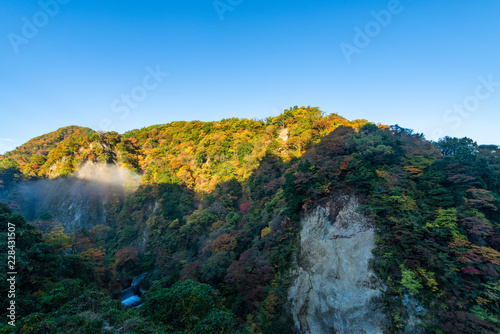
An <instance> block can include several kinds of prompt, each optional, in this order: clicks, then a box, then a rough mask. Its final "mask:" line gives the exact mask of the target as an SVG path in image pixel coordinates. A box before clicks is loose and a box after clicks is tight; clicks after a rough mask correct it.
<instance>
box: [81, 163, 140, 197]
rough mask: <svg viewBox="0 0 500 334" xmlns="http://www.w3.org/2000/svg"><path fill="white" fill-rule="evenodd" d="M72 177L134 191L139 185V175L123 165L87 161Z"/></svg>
mask: <svg viewBox="0 0 500 334" xmlns="http://www.w3.org/2000/svg"><path fill="white" fill-rule="evenodd" d="M73 177H74V178H76V179H79V180H85V181H89V182H95V183H99V184H103V185H108V186H111V187H115V188H123V189H124V190H126V191H132V192H133V191H135V190H136V189H137V188H138V187H139V183H140V181H141V176H140V175H139V174H135V173H133V172H131V171H130V170H128V169H127V168H124V167H119V166H117V165H111V164H95V163H90V162H87V163H85V164H84V165H82V166H81V167H80V168H79V169H78V170H77V171H76V172H75V174H74V175H73Z"/></svg>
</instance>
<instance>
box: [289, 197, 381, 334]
mask: <svg viewBox="0 0 500 334" xmlns="http://www.w3.org/2000/svg"><path fill="white" fill-rule="evenodd" d="M358 207H359V202H358V200H357V199H356V198H355V197H354V196H352V195H347V194H340V195H337V196H334V197H332V198H331V199H330V200H329V201H327V202H326V203H325V204H324V205H319V206H318V207H316V209H315V210H313V211H312V212H310V213H309V214H307V215H306V216H305V217H304V218H303V219H302V221H301V225H302V231H301V234H300V238H301V240H300V244H301V250H300V253H299V254H297V255H296V263H295V268H296V269H295V275H296V279H295V280H294V282H293V283H292V285H291V287H290V289H289V297H288V298H289V301H290V303H291V307H292V314H293V318H294V321H295V326H296V327H297V329H298V330H299V332H301V333H382V330H383V328H384V325H386V324H387V320H386V318H385V316H384V314H383V313H382V304H381V301H380V299H381V298H380V297H381V296H382V293H383V290H384V286H383V284H382V283H381V282H380V280H379V278H378V277H377V275H376V274H375V273H374V272H373V270H371V268H370V263H369V262H370V259H371V258H372V256H373V255H372V250H373V248H374V247H375V234H374V230H373V226H372V224H371V222H370V220H369V219H368V218H367V217H365V216H364V215H362V214H360V213H359V212H358V211H357V209H358Z"/></svg>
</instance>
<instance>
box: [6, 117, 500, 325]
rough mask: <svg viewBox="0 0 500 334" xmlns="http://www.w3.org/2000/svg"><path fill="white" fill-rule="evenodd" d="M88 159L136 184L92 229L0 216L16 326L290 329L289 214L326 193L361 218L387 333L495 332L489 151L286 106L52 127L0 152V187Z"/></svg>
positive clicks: (495, 170)
mask: <svg viewBox="0 0 500 334" xmlns="http://www.w3.org/2000/svg"><path fill="white" fill-rule="evenodd" d="M86 161H93V162H101V163H116V164H119V165H121V166H123V167H126V168H128V169H131V170H133V171H135V172H138V173H141V174H142V175H143V176H142V183H141V186H140V188H139V189H138V190H137V191H135V192H134V193H132V194H130V195H129V196H128V197H127V198H125V199H120V198H116V200H115V201H114V202H113V203H111V204H110V209H109V211H108V219H107V223H106V225H97V226H95V227H94V228H93V229H92V230H90V231H76V232H75V231H73V233H69V232H68V231H64V229H63V228H62V227H61V226H60V225H58V224H57V221H56V220H55V219H53V218H52V219H51V217H38V218H39V220H40V221H43V222H37V224H38V225H39V226H40V228H41V229H42V231H43V235H42V234H41V232H40V231H39V230H37V229H36V228H34V227H33V226H31V225H30V224H27V223H26V222H25V220H24V219H23V218H22V217H21V216H19V215H15V214H13V213H12V212H11V210H10V209H9V208H8V207H7V206H5V205H3V206H2V207H1V212H0V220H1V224H2V232H3V233H6V227H5V224H6V222H7V221H11V220H15V221H16V222H17V225H18V233H20V235H22V239H19V240H18V257H19V263H18V266H19V267H18V271H20V272H21V271H22V273H23V274H22V275H21V276H20V277H19V280H20V283H19V286H20V288H19V289H20V291H21V293H22V300H23V303H25V305H24V304H20V305H19V309H18V316H19V319H20V320H19V326H18V327H17V329H18V330H19V331H20V332H23V330H24V331H25V332H32V333H52V332H57V330H56V329H57V328H65V329H66V330H68V328H70V329H71V332H73V333H96V332H99V331H101V332H103V333H105V332H110V333H115V332H119V333H136V332H137V333H139V332H140V333H143V332H146V333H147V332H151V333H160V332H165V333H173V332H175V331H177V332H185V333H219V332H225V333H226V332H249V333H261V332H263V333H285V332H286V333H289V332H290V331H292V330H293V328H292V327H293V324H292V323H291V320H290V316H289V314H288V312H287V309H286V298H287V294H286V291H287V288H288V284H289V282H290V276H289V275H290V274H289V273H290V267H291V265H292V263H293V254H294V252H295V251H296V250H297V247H298V240H297V239H298V237H297V236H298V233H299V232H300V231H299V228H300V226H299V220H300V216H301V215H302V214H304V212H307V211H308V210H310V209H312V208H313V207H314V206H315V205H317V203H318V202H319V201H320V200H322V199H324V198H327V197H329V196H334V194H335V193H336V192H338V191H348V192H355V193H356V194H357V195H358V196H359V197H360V198H361V199H362V201H363V204H364V205H363V210H364V211H365V213H366V214H367V215H369V216H370V217H372V219H373V220H374V222H375V223H376V227H377V248H376V250H375V260H374V262H373V264H372V266H373V267H374V269H375V270H376V271H377V273H378V274H379V276H380V277H381V278H382V279H383V280H384V281H385V284H386V285H387V287H388V288H387V290H386V292H385V297H384V298H385V302H386V311H387V314H388V315H389V317H390V319H391V325H390V326H391V327H390V328H388V332H394V333H395V332H402V331H403V329H404V326H405V323H406V322H407V321H408V318H409V308H408V304H415V305H416V307H414V308H416V309H418V310H419V312H418V314H417V316H418V317H419V318H420V319H421V327H422V330H423V331H424V332H429V333H496V332H498V330H499V328H500V318H499V316H498V314H500V280H499V274H500V272H499V269H500V253H499V251H500V225H499V221H500V213H499V212H498V207H499V204H500V203H499V198H500V181H499V172H500V153H499V151H498V147H497V146H493V145H489V146H478V145H477V144H475V143H474V142H473V141H472V140H470V139H467V138H464V139H456V138H444V139H443V140H441V141H440V142H438V143H430V142H428V141H426V140H425V139H424V138H423V136H422V135H419V134H414V133H413V132H412V131H411V130H408V129H403V128H400V127H398V126H393V127H387V126H381V125H379V126H376V125H374V124H371V123H368V122H367V121H364V120H359V121H354V122H350V121H347V120H346V119H344V118H342V117H340V116H338V115H336V114H331V115H327V116H325V115H324V114H323V113H322V112H321V111H320V110H319V109H317V108H310V107H308V108H304V107H302V108H297V107H294V108H290V109H289V110H285V112H284V113H283V114H281V115H279V116H277V117H271V118H268V119H266V120H245V119H229V120H222V121H220V122H174V123H170V124H166V125H159V126H153V127H149V128H144V129H141V130H135V131H131V132H128V133H125V134H124V135H119V134H117V133H113V132H112V133H97V132H93V131H91V130H89V129H83V128H77V127H70V128H65V129H61V130H58V131H57V132H56V133H52V134H49V135H47V136H42V137H39V138H36V139H34V140H32V141H30V142H28V143H27V144H25V145H23V146H22V147H20V148H18V149H16V150H15V151H13V152H10V153H8V154H6V155H5V156H4V157H1V161H0V182H1V183H0V188H1V189H3V190H4V192H7V193H8V192H9V189H13V188H14V187H15V184H16V183H19V182H21V181H22V180H25V179H28V178H31V179H33V178H55V177H61V176H68V175H70V174H71V173H72V172H74V171H75V170H76V169H77V168H78V166H79V165H81V164H82V163H83V162H86ZM9 204H15V203H9ZM12 206H13V207H14V208H15V205H12ZM21 232H22V233H21ZM3 240H6V238H3ZM1 245H2V254H5V253H6V252H5V251H4V250H5V249H6V247H7V246H6V244H5V243H4V241H2V244H1ZM5 262H6V261H4V263H5ZM21 268H22V270H21ZM143 272H149V273H150V276H149V279H148V280H147V282H146V283H144V284H145V286H144V288H149V289H148V291H147V292H146V294H145V295H144V298H143V299H144V301H145V302H144V305H143V306H142V307H141V308H138V309H125V308H123V307H122V306H121V305H120V303H119V301H117V300H116V297H117V296H118V293H119V291H120V290H121V289H122V288H123V287H126V286H127V284H129V283H130V280H131V278H132V277H133V276H134V275H137V274H141V273H143ZM5 284H6V283H5ZM150 284H153V285H152V286H151V287H149V285H150ZM2 289H3V288H2ZM113 298H115V299H113ZM18 300H20V298H19V299H18ZM2 309H3V310H5V309H6V308H5V307H3V306H2ZM23 326H24V327H23ZM23 328H24V329H23ZM27 328H29V330H28V329H27ZM10 329H11V328H9V327H5V329H4V331H6V332H8V331H9V330H10Z"/></svg>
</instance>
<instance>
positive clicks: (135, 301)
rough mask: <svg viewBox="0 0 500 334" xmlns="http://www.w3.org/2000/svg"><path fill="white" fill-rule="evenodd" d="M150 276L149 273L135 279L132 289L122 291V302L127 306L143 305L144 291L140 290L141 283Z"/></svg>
mask: <svg viewBox="0 0 500 334" xmlns="http://www.w3.org/2000/svg"><path fill="white" fill-rule="evenodd" d="M147 276H148V273H144V274H142V275H139V276H136V277H134V279H133V280H132V284H131V285H130V288H127V289H125V290H122V294H121V301H122V304H123V305H125V306H130V307H134V306H138V305H139V304H140V303H141V297H140V296H141V295H142V291H141V289H140V286H139V283H140V282H141V281H142V280H143V279H144V278H146V277H147Z"/></svg>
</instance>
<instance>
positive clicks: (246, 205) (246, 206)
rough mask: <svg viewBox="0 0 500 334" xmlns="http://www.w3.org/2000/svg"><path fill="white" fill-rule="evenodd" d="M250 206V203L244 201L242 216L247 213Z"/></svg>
mask: <svg viewBox="0 0 500 334" xmlns="http://www.w3.org/2000/svg"><path fill="white" fill-rule="evenodd" d="M250 205H251V204H250V203H249V202H247V201H243V203H241V205H240V212H241V213H242V214H245V213H247V211H248V208H249V207H250Z"/></svg>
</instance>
